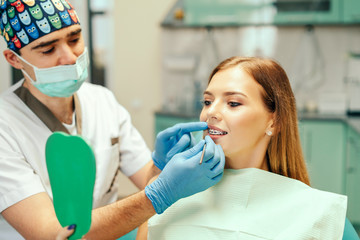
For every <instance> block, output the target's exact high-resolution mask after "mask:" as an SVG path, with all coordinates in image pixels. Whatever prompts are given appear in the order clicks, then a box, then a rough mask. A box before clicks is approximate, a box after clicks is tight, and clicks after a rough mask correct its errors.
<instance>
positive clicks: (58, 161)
mask: <svg viewBox="0 0 360 240" xmlns="http://www.w3.org/2000/svg"><path fill="white" fill-rule="evenodd" d="M45 156H46V165H47V170H48V173H49V178H50V185H51V189H52V193H53V203H54V208H55V213H56V216H57V218H58V220H59V222H60V224H61V226H63V227H65V226H68V225H71V224H76V229H75V232H74V234H73V235H72V236H71V237H69V240H73V239H81V237H82V236H83V235H85V234H86V233H87V232H88V231H89V229H90V226H91V212H92V203H93V191H94V184H95V175H96V173H95V172H96V164H95V156H94V153H93V151H92V149H91V147H90V146H89V145H88V144H87V143H86V141H85V140H84V139H83V138H82V137H81V136H71V135H68V134H66V133H63V132H54V133H53V134H52V135H51V136H50V137H49V138H48V140H47V142H46V148H45Z"/></svg>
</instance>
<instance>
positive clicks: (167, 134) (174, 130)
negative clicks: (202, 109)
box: [158, 122, 208, 139]
mask: <svg viewBox="0 0 360 240" xmlns="http://www.w3.org/2000/svg"><path fill="white" fill-rule="evenodd" d="M207 128H208V126H207V123H206V122H190V123H178V124H176V125H174V126H172V127H170V128H168V129H166V130H164V131H162V132H160V133H159V135H158V137H161V138H163V139H169V138H171V137H172V136H175V135H177V134H180V135H182V134H185V133H190V132H195V131H202V130H205V129H207Z"/></svg>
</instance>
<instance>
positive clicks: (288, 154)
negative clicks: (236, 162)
mask: <svg viewBox="0 0 360 240" xmlns="http://www.w3.org/2000/svg"><path fill="white" fill-rule="evenodd" d="M232 67H239V68H241V69H243V70H244V71H246V72H247V73H248V74H249V75H251V76H252V77H253V78H254V80H255V81H256V82H258V83H259V84H260V85H261V86H262V87H263V91H262V98H263V101H264V104H265V106H266V108H267V110H268V111H269V112H271V113H274V116H275V117H274V126H275V129H276V130H275V132H274V134H273V136H272V137H271V140H270V143H269V145H268V148H267V154H266V155H267V161H268V166H269V170H270V171H271V172H273V173H277V174H280V175H283V176H286V177H289V178H293V179H297V180H300V181H302V182H304V183H305V184H307V185H310V180H309V175H308V171H307V168H306V163H305V160H304V157H303V153H302V148H301V143H300V137H299V130H298V119H297V112H296V104H295V97H294V94H293V92H292V89H291V86H290V82H289V79H288V77H287V74H286V72H285V71H284V69H283V68H282V67H281V66H280V65H279V64H278V63H277V62H275V61H274V60H272V59H265V58H257V57H231V58H228V59H226V60H224V61H223V62H221V63H220V64H219V65H218V66H217V67H216V68H215V69H214V70H213V71H212V73H211V75H210V78H209V83H210V81H211V79H212V77H213V76H214V75H215V74H216V73H217V72H219V71H222V70H225V69H229V68H232Z"/></svg>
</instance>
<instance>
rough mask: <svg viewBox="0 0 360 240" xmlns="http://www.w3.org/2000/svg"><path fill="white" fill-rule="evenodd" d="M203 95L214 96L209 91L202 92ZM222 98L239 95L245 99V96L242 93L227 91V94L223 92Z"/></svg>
mask: <svg viewBox="0 0 360 240" xmlns="http://www.w3.org/2000/svg"><path fill="white" fill-rule="evenodd" d="M204 95H210V96H214V94H212V93H211V92H209V91H204ZM223 95H224V96H233V95H241V96H244V97H246V98H247V96H246V94H244V93H242V92H238V91H229V92H224V93H223Z"/></svg>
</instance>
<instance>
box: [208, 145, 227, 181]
mask: <svg viewBox="0 0 360 240" xmlns="http://www.w3.org/2000/svg"><path fill="white" fill-rule="evenodd" d="M216 147H217V151H216V154H215V155H216V157H217V158H219V161H218V163H217V164H215V166H213V168H212V169H211V172H212V179H214V180H215V179H216V178H218V177H219V176H220V178H221V176H222V175H223V172H224V167H225V154H224V151H223V149H222V147H221V146H220V145H217V146H216Z"/></svg>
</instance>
